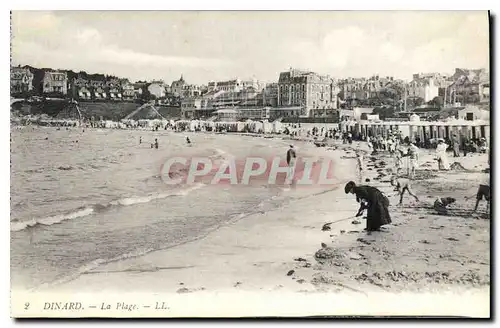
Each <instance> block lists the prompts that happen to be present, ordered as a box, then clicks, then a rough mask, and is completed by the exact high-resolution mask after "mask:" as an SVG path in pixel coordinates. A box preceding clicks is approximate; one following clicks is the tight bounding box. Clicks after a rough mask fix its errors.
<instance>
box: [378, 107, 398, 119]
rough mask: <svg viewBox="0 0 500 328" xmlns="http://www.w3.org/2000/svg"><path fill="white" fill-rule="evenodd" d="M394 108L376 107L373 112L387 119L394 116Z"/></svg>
mask: <svg viewBox="0 0 500 328" xmlns="http://www.w3.org/2000/svg"><path fill="white" fill-rule="evenodd" d="M394 112H395V110H394V108H393V107H375V108H374V109H373V114H374V115H377V114H378V116H379V118H380V119H381V120H385V119H386V118H389V117H394Z"/></svg>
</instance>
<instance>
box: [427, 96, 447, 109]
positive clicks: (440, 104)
mask: <svg viewBox="0 0 500 328" xmlns="http://www.w3.org/2000/svg"><path fill="white" fill-rule="evenodd" d="M427 104H428V105H431V106H433V107H436V108H442V107H443V104H444V100H443V97H441V96H437V97H434V99H432V100H431V101H429V102H428V103H427Z"/></svg>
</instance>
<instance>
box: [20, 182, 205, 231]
mask: <svg viewBox="0 0 500 328" xmlns="http://www.w3.org/2000/svg"><path fill="white" fill-rule="evenodd" d="M204 186H205V185H204V184H195V185H193V186H191V187H189V188H184V189H180V190H176V191H172V192H168V193H157V194H152V195H148V196H137V197H127V198H121V199H118V200H114V201H111V202H109V203H107V204H94V205H90V206H84V207H79V208H78V209H76V210H73V211H70V212H67V213H64V214H58V215H53V216H49V217H45V218H34V219H32V220H27V221H17V220H13V221H11V223H10V231H22V230H25V229H28V228H33V227H36V226H51V225H53V224H59V223H61V222H63V221H67V220H74V219H78V218H81V217H86V216H89V215H92V214H94V213H99V212H102V211H105V210H108V209H109V208H111V207H114V206H130V205H135V204H143V203H149V202H151V201H153V200H158V199H164V198H168V197H176V196H186V195H188V194H189V193H190V192H192V191H194V190H197V189H200V188H202V187H204Z"/></svg>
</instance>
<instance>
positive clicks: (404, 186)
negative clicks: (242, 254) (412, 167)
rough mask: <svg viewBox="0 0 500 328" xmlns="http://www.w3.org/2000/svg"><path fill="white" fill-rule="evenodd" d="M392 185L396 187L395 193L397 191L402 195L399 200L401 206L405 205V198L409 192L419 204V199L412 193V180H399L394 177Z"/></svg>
mask: <svg viewBox="0 0 500 328" xmlns="http://www.w3.org/2000/svg"><path fill="white" fill-rule="evenodd" d="M391 185H392V186H393V187H395V189H394V191H397V192H398V193H399V195H400V198H399V205H402V204H403V196H404V194H405V192H406V191H407V192H408V193H409V194H410V195H411V196H413V198H415V200H416V201H417V202H419V199H418V197H417V196H415V194H413V192H412V191H411V187H410V180H408V179H404V178H398V177H395V176H394V177H392V179H391Z"/></svg>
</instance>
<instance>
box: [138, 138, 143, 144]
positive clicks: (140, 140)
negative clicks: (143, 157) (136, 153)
mask: <svg viewBox="0 0 500 328" xmlns="http://www.w3.org/2000/svg"><path fill="white" fill-rule="evenodd" d="M140 144H142V137H139V145H140Z"/></svg>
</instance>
